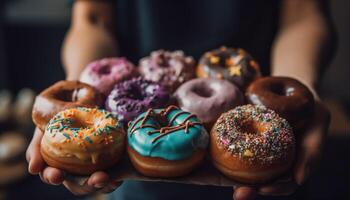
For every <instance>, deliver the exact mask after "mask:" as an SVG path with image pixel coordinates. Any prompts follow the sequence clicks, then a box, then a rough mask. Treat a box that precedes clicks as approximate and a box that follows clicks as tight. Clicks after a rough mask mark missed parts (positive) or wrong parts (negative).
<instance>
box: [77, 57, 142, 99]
mask: <svg viewBox="0 0 350 200" xmlns="http://www.w3.org/2000/svg"><path fill="white" fill-rule="evenodd" d="M136 74H137V70H136V68H135V67H134V65H133V64H132V63H131V62H129V61H128V60H127V59H126V58H117V57H115V58H103V59H101V60H96V61H94V62H92V63H90V64H88V65H87V66H86V68H85V69H84V70H83V72H82V73H81V75H80V81H81V82H84V83H87V84H89V85H91V86H93V87H95V88H96V89H97V90H98V91H99V92H101V93H102V94H104V95H106V96H107V95H108V94H109V93H110V91H111V90H112V89H113V86H114V85H115V84H116V83H119V82H121V81H123V80H127V79H129V78H131V77H133V76H135V75H136Z"/></svg>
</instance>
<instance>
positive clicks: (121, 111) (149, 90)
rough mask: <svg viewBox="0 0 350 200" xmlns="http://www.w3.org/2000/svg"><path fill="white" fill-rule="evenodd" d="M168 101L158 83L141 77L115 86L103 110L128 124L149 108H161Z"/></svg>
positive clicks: (166, 93) (167, 94)
mask: <svg viewBox="0 0 350 200" xmlns="http://www.w3.org/2000/svg"><path fill="white" fill-rule="evenodd" d="M168 101H169V93H168V92H167V91H166V90H165V89H164V88H163V87H162V86H160V85H159V84H158V83H155V82H153V81H149V80H145V79H143V78H141V77H137V78H133V79H131V80H127V81H124V82H121V83H119V84H117V85H115V87H114V89H113V90H112V92H111V93H110V94H109V95H108V97H107V99H106V103H105V108H106V110H108V111H109V112H112V113H113V114H115V115H116V116H118V120H120V121H122V122H128V121H130V120H133V119H134V118H135V117H137V116H138V115H139V114H141V113H143V112H145V111H147V110H148V109H149V108H162V107H164V106H166V104H167V103H168Z"/></svg>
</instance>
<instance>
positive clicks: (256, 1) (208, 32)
mask: <svg viewBox="0 0 350 200" xmlns="http://www.w3.org/2000/svg"><path fill="white" fill-rule="evenodd" d="M278 11H279V1H278V0H265V1H261V0H244V1H242V0H220V1H214V0H171V1H170V0H147V1H145V0H118V1H117V3H116V13H117V16H116V18H117V37H118V44H119V47H120V51H121V52H120V53H121V55H123V56H127V57H128V58H131V60H133V61H134V62H137V60H138V59H139V58H141V57H143V56H147V55H148V54H149V53H150V52H151V51H153V50H156V49H166V50H175V49H181V50H184V51H185V53H186V54H188V55H192V56H194V57H195V58H196V59H198V58H199V57H200V55H201V54H202V53H204V52H205V51H208V50H210V49H214V48H217V47H220V46H222V45H225V46H230V47H241V48H244V49H246V50H247V51H248V52H250V53H251V54H252V55H253V56H254V57H255V58H256V59H257V60H258V62H259V63H260V64H261V65H262V67H263V68H264V72H265V73H267V72H268V69H267V68H269V59H270V50H271V44H272V40H273V38H274V36H275V32H276V29H277V20H278Z"/></svg>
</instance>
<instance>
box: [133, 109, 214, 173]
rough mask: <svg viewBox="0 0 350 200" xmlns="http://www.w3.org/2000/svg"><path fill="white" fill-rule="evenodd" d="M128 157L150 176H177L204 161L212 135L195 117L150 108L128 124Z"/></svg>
mask: <svg viewBox="0 0 350 200" xmlns="http://www.w3.org/2000/svg"><path fill="white" fill-rule="evenodd" d="M127 137H128V143H129V144H128V154H129V157H130V160H131V163H132V164H133V166H134V167H135V168H136V170H137V171H138V172H139V173H141V174H143V175H145V176H149V177H163V178H169V177H178V176H183V175H185V174H188V173H190V172H191V171H192V170H193V169H194V168H196V167H197V166H198V165H200V163H201V162H202V160H203V158H204V156H205V153H206V148H207V146H208V142H209V141H208V140H209V136H208V133H207V132H206V130H205V129H204V127H203V126H202V124H201V123H200V122H199V120H198V118H197V117H196V116H195V115H194V114H190V113H188V112H185V111H182V110H181V109H179V108H177V107H175V106H169V107H167V108H165V109H149V110H148V111H147V112H145V113H142V114H141V115H140V116H138V117H137V118H136V119H135V120H134V121H131V122H129V128H128V135H127Z"/></svg>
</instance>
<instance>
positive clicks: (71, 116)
mask: <svg viewBox="0 0 350 200" xmlns="http://www.w3.org/2000/svg"><path fill="white" fill-rule="evenodd" d="M125 135H126V133H125V131H124V129H123V126H122V124H121V123H120V122H119V121H118V120H117V119H116V118H115V117H114V116H113V115H112V114H111V113H109V112H107V111H105V110H102V109H97V108H85V107H77V108H71V109H67V110H64V111H61V112H59V113H57V114H56V115H55V116H54V117H53V118H52V119H51V120H50V122H49V124H48V125H47V127H46V129H45V133H44V136H43V138H42V141H41V154H42V156H43V158H44V160H45V161H46V163H47V164H48V165H49V166H52V167H55V168H59V169H62V170H65V171H67V172H70V173H73V174H82V175H85V174H91V173H93V172H95V171H98V170H103V169H106V168H109V167H111V166H112V165H114V164H115V163H116V162H117V161H118V160H119V159H120V158H121V156H122V154H123V151H124V146H125Z"/></svg>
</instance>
